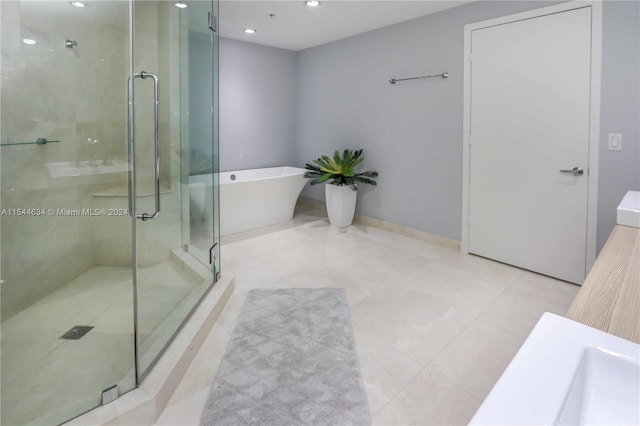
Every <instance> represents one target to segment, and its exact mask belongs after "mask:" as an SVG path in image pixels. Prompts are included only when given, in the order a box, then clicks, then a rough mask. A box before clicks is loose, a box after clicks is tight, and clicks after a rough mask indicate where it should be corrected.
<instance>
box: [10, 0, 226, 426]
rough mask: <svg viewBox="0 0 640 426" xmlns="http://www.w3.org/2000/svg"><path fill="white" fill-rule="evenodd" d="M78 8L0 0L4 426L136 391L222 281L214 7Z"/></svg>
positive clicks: (56, 420) (127, 3) (132, 4)
mask: <svg viewBox="0 0 640 426" xmlns="http://www.w3.org/2000/svg"><path fill="white" fill-rule="evenodd" d="M79 3H82V2H69V1H66V0H65V1H54V0H46V1H45V0H43V1H38V0H2V1H0V47H1V50H2V51H1V61H0V211H1V213H2V214H1V216H0V260H1V262H0V279H1V281H0V291H1V303H2V310H1V323H0V326H1V348H0V351H1V365H0V382H1V383H0V386H1V400H0V424H2V425H25V424H38V425H39V424H42V425H49V424H51V425H54V424H61V423H64V422H66V421H68V420H70V419H72V418H74V417H77V416H79V415H81V414H83V413H85V412H86V411H89V410H91V409H93V408H95V407H98V406H100V405H101V404H103V403H106V402H108V401H109V397H110V396H112V395H114V394H115V395H116V396H117V395H122V394H124V393H126V392H128V391H130V390H132V389H134V388H135V387H136V386H137V385H139V384H140V383H141V382H142V380H143V379H144V377H145V376H146V374H147V373H148V372H149V371H150V369H151V368H152V366H153V364H154V362H155V361H156V360H157V359H158V358H159V357H160V356H161V354H162V352H163V351H164V350H165V348H166V346H167V345H168V344H169V343H170V341H171V340H172V338H173V337H174V336H175V334H176V333H177V332H178V330H179V328H180V327H181V326H182V324H184V322H185V321H186V319H187V318H188V317H189V315H190V313H191V312H192V311H193V309H194V308H195V307H196V305H197V304H198V302H199V301H200V300H201V299H202V297H203V296H204V294H205V293H206V292H207V290H209V289H210V288H211V286H212V284H213V283H214V281H215V279H216V278H217V272H218V270H219V259H217V256H216V250H215V245H216V244H215V243H216V242H217V235H218V233H217V229H218V227H217V214H216V211H217V210H216V209H215V208H214V205H215V206H217V192H216V190H215V184H216V183H217V171H218V166H217V121H214V117H217V103H216V102H217V66H214V65H213V64H215V63H217V38H216V37H217V36H216V34H215V33H214V32H212V31H211V30H210V29H209V25H208V22H209V20H208V19H207V16H208V14H209V12H211V13H212V14H214V15H215V14H217V2H212V1H210V0H207V1H189V2H186V3H184V4H181V6H187V7H181V8H179V7H177V5H176V2H174V1H171V2H167V1H137V0H122V1H120V0H108V1H99V0H91V1H85V2H84V3H83V4H82V6H83V7H78V6H80V4H79ZM207 37H208V38H207ZM196 44H197V45H198V46H196ZM193 79H196V80H193ZM194 93H195V94H197V95H198V97H197V99H196V97H195V95H193V94H194ZM192 114H193V116H196V117H197V123H196V122H195V121H194V122H192V119H191V118H190V117H191V116H192ZM216 120H217V118H216ZM204 169H206V170H207V171H210V172H211V178H210V181H211V182H212V184H210V185H205V187H204V189H203V188H199V189H203V191H198V192H197V194H196V193H195V191H192V189H191V185H190V182H189V176H190V175H192V174H193V173H194V170H198V171H203V170H204ZM192 193H193V194H192ZM192 195H193V196H192ZM195 196H198V197H200V198H199V200H202V199H204V200H205V201H204V202H203V203H202V204H198V203H195V204H194V203H193V202H192V201H193V200H194V199H195ZM193 205H200V206H202V208H201V209H200V210H199V211H198V213H194V214H192V212H191V210H192V206H193ZM156 213H158V214H156ZM192 217H193V220H192ZM212 248H214V249H212ZM105 391H107V392H106V393H105Z"/></svg>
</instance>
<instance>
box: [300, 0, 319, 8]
mask: <svg viewBox="0 0 640 426" xmlns="http://www.w3.org/2000/svg"><path fill="white" fill-rule="evenodd" d="M304 4H306V5H307V6H309V7H318V6H320V2H319V1H317V0H308V1H305V2H304Z"/></svg>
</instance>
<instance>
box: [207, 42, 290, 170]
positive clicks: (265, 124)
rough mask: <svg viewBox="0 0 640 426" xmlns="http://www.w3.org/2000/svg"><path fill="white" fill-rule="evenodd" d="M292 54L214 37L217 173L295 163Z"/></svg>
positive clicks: (282, 50)
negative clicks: (216, 41) (216, 53)
mask: <svg viewBox="0 0 640 426" xmlns="http://www.w3.org/2000/svg"><path fill="white" fill-rule="evenodd" d="M295 71H296V70H295V53H294V52H292V51H289V50H284V49H276V48H273V47H266V46H260V45H257V44H251V43H245V42H242V41H237V40H231V39H226V38H220V98H219V100H220V171H231V170H242V169H253V168H260V167H274V166H290V165H294V163H295V156H294V155H295V154H294V145H295V115H296V114H295V95H294V91H295V87H296V86H295V79H296V74H295Z"/></svg>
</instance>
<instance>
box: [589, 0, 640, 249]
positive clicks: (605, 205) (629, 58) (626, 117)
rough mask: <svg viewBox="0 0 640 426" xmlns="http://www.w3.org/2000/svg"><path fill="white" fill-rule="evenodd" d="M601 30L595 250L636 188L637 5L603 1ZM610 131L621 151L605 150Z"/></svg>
mask: <svg viewBox="0 0 640 426" xmlns="http://www.w3.org/2000/svg"><path fill="white" fill-rule="evenodd" d="M603 26H604V31H603V32H604V34H603V37H602V99H601V108H602V109H601V121H600V176H599V181H600V182H599V185H598V188H599V193H598V249H600V248H601V247H602V246H603V245H604V243H605V241H606V240H607V237H608V236H609V233H610V232H611V229H612V228H613V226H614V225H615V223H616V211H615V210H616V207H617V205H618V204H619V203H620V200H622V197H623V196H624V194H625V193H626V192H627V191H628V190H640V143H639V142H638V141H640V57H639V55H638V54H639V51H640V46H639V43H640V42H639V40H640V2H638V1H630V2H618V1H616V2H613V1H607V2H605V6H604V12H603ZM609 133H621V134H622V151H619V152H618V151H609V150H608V149H607V136H608V134H609Z"/></svg>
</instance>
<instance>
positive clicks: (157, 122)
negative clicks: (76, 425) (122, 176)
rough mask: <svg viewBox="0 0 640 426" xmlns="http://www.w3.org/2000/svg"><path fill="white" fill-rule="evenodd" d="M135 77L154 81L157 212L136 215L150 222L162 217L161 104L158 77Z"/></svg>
mask: <svg viewBox="0 0 640 426" xmlns="http://www.w3.org/2000/svg"><path fill="white" fill-rule="evenodd" d="M133 76H134V77H137V78H141V79H143V80H145V79H147V78H152V79H153V133H154V156H155V170H154V172H155V182H154V186H155V199H156V200H155V201H156V206H155V211H154V212H153V213H136V217H137V218H138V219H142V220H143V221H144V220H149V219H155V218H157V217H158V216H159V215H160V103H159V100H158V94H159V90H158V86H159V81H158V76H157V75H155V74H153V73H150V72H146V71H140V72H139V73H134V74H133Z"/></svg>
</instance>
